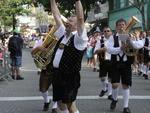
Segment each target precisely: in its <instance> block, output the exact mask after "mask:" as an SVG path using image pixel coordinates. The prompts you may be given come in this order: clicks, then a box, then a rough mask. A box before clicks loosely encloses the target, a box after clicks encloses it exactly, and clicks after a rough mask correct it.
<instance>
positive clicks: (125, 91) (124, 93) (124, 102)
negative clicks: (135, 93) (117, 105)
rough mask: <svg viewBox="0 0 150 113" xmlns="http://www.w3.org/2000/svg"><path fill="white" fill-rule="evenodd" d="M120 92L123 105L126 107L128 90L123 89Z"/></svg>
mask: <svg viewBox="0 0 150 113" xmlns="http://www.w3.org/2000/svg"><path fill="white" fill-rule="evenodd" d="M122 93H123V107H124V108H126V107H128V103H129V95H130V90H129V89H123V91H122Z"/></svg>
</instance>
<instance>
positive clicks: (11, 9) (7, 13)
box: [0, 0, 32, 26]
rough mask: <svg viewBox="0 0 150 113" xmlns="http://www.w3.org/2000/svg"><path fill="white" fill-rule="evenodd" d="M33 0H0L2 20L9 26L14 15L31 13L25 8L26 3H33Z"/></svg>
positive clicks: (2, 22) (0, 17) (0, 18)
mask: <svg viewBox="0 0 150 113" xmlns="http://www.w3.org/2000/svg"><path fill="white" fill-rule="evenodd" d="M31 3H32V0H1V1H0V14H1V16H0V22H1V24H3V25H5V26H7V25H10V24H12V23H13V22H12V21H13V19H12V15H22V14H24V13H26V14H27V13H29V11H28V10H26V9H24V8H23V5H25V4H31Z"/></svg>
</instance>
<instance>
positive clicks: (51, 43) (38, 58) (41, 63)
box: [32, 26, 58, 69]
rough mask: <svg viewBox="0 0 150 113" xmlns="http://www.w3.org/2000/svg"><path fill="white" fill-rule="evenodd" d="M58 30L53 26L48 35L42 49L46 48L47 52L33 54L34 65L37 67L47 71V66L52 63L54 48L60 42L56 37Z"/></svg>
mask: <svg viewBox="0 0 150 113" xmlns="http://www.w3.org/2000/svg"><path fill="white" fill-rule="evenodd" d="M55 31H56V29H55V27H54V26H53V27H52V28H51V30H50V31H49V32H48V34H47V35H46V37H45V39H44V42H43V44H42V47H43V48H45V49H46V50H45V51H37V52H35V53H34V54H32V57H33V59H34V63H35V65H36V67H38V68H40V69H46V66H47V65H48V64H49V63H50V61H51V58H52V54H53V51H54V47H55V45H56V43H57V42H58V40H57V38H56V37H55V36H54V33H55Z"/></svg>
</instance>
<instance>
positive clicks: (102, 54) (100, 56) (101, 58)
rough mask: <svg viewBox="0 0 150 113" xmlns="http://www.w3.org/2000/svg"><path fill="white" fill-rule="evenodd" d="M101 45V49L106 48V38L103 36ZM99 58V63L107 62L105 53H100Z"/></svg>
mask: <svg viewBox="0 0 150 113" xmlns="http://www.w3.org/2000/svg"><path fill="white" fill-rule="evenodd" d="M100 44H101V47H100V48H103V47H104V46H105V42H104V37H103V36H102V37H101V39H100ZM98 56H99V57H98V58H99V61H104V60H105V53H104V52H102V53H99V54H98Z"/></svg>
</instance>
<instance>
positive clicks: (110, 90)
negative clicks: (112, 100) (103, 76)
mask: <svg viewBox="0 0 150 113" xmlns="http://www.w3.org/2000/svg"><path fill="white" fill-rule="evenodd" d="M107 89H108V96H109V95H111V94H112V84H111V83H110V82H108V88H107Z"/></svg>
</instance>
